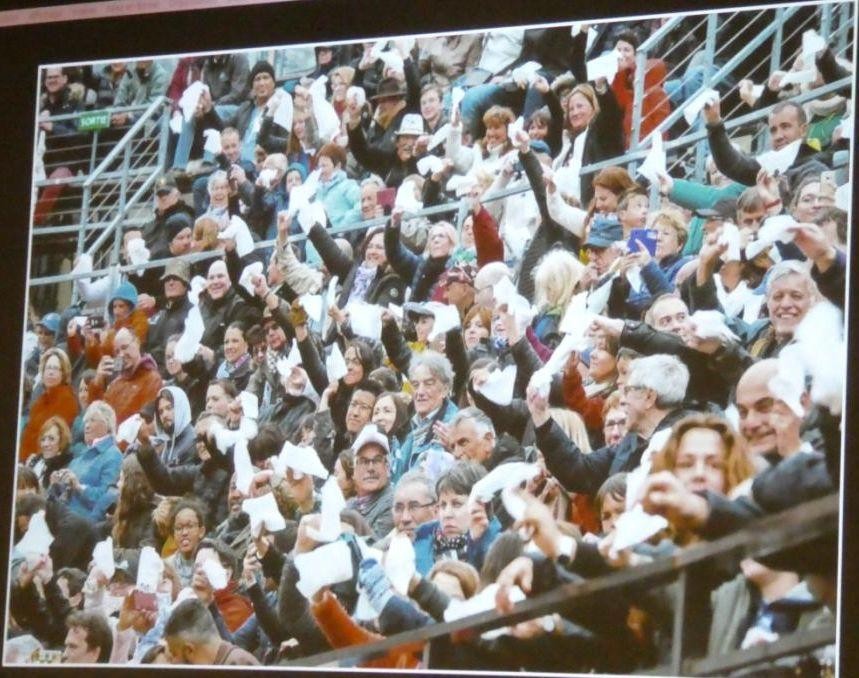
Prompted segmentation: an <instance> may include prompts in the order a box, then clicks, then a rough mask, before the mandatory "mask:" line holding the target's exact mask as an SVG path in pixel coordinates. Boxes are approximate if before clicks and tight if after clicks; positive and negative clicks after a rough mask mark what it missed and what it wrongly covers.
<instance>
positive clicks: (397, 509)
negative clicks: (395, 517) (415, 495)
mask: <svg viewBox="0 0 859 678" xmlns="http://www.w3.org/2000/svg"><path fill="white" fill-rule="evenodd" d="M430 506H435V502H434V501H431V502H429V503H427V504H419V503H418V502H416V501H410V502H409V503H408V504H394V507H393V511H394V513H402V512H403V511H405V510H406V509H408V510H409V513H414V512H415V511H418V510H419V509H423V508H429V507H430Z"/></svg>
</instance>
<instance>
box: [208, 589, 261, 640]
mask: <svg viewBox="0 0 859 678" xmlns="http://www.w3.org/2000/svg"><path fill="white" fill-rule="evenodd" d="M236 589H238V584H237V583H236V581H235V580H233V581H230V583H229V584H227V588H225V589H220V590H219V591H215V605H217V606H218V612H220V613H221V616H222V617H223V618H224V623H225V624H226V625H227V628H228V629H229V630H230V633H235V632H236V631H237V630H238V629H239V627H240V626H241V625H242V624H244V623H245V622H246V621H247V620H248V617H250V616H251V615H252V614H253V613H254V606H253V605H251V601H249V600H248V599H247V598H245V597H244V596H240V595H239V594H238V593H236Z"/></svg>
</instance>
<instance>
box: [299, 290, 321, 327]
mask: <svg viewBox="0 0 859 678" xmlns="http://www.w3.org/2000/svg"><path fill="white" fill-rule="evenodd" d="M298 301H299V302H300V303H301V306H302V308H304V310H305V311H307V316H308V318H310V320H312V321H318V320H319V319H320V318H321V317H322V297H321V296H320V295H319V294H302V295H301V296H300V297H298Z"/></svg>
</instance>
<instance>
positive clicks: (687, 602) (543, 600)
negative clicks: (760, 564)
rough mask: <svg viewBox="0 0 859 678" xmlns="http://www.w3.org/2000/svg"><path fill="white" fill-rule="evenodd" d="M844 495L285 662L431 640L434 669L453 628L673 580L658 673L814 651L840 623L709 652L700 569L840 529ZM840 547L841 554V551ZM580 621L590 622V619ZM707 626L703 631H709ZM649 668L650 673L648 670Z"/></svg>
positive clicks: (513, 619) (522, 616)
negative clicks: (462, 613) (604, 571)
mask: <svg viewBox="0 0 859 678" xmlns="http://www.w3.org/2000/svg"><path fill="white" fill-rule="evenodd" d="M838 523H839V497H838V495H830V496H827V497H823V498H821V499H816V500H813V501H809V502H806V503H804V504H801V505H799V506H796V507H794V508H791V509H789V510H787V511H785V512H783V513H780V514H776V515H771V516H767V517H765V518H762V519H761V520H759V521H756V522H755V523H752V524H750V525H748V526H747V527H745V528H743V529H741V530H739V531H737V532H735V533H733V534H730V535H728V536H726V537H723V538H721V539H718V540H716V541H713V542H709V543H703V544H698V545H695V546H691V547H688V548H685V549H683V550H681V551H679V552H677V553H676V554H675V555H674V556H673V557H670V558H664V559H661V560H657V561H654V562H652V563H649V564H646V565H642V566H640V567H635V568H631V569H626V570H621V571H618V572H616V573H613V574H610V575H607V576H603V577H599V578H595V579H588V580H585V581H582V582H575V583H569V584H565V585H562V586H560V587H558V588H556V589H554V590H552V591H549V592H547V593H544V594H541V595H539V596H535V597H533V598H529V599H527V600H525V601H522V602H520V603H518V604H516V605H515V607H514V609H513V611H512V612H510V613H508V614H499V613H498V612H495V611H494V610H490V611H487V612H481V613H479V614H475V615H472V616H470V617H465V618H462V619H458V620H456V621H451V622H444V623H437V624H431V625H429V626H424V627H422V628H419V629H416V630H412V631H406V632H403V633H397V634H394V635H392V636H388V637H387V638H385V639H384V640H380V641H376V642H373V643H367V644H364V645H353V646H349V647H344V648H340V649H336V650H331V651H328V652H322V653H319V654H316V655H311V656H308V657H302V658H299V659H293V660H289V661H284V662H283V663H282V665H283V666H288V667H310V666H322V665H327V666H337V667H354V666H356V665H358V664H360V663H362V662H366V661H368V660H371V659H378V658H380V657H383V656H385V655H387V654H388V653H389V652H391V651H392V650H396V649H397V648H402V647H404V646H410V647H414V646H415V644H419V643H424V644H425V645H424V652H423V662H424V666H423V668H429V669H431V668H432V656H433V655H432V645H431V641H433V640H435V639H440V638H442V637H445V636H449V635H451V634H453V633H457V632H463V631H470V632H482V631H486V630H489V629H493V628H498V627H502V626H509V625H511V624H516V623H518V622H522V621H526V620H529V619H534V618H537V617H540V616H542V615H545V614H550V613H553V612H557V611H559V610H570V609H575V607H576V606H579V605H581V604H582V603H587V602H592V601H593V600H594V599H595V598H597V597H598V596H600V595H601V594H603V595H604V594H606V593H609V592H612V593H618V592H621V591H624V592H627V593H629V594H634V593H638V592H641V591H647V590H650V589H651V588H653V587H654V586H661V585H664V584H666V583H669V582H671V581H676V582H677V584H678V585H677V587H676V588H675V592H674V593H675V604H674V624H673V635H672V645H671V659H670V662H669V664H668V665H665V666H660V667H657V668H653V669H648V670H647V671H646V673H648V674H650V673H652V674H658V675H666V674H671V675H681V674H682V675H724V674H726V673H728V672H730V671H732V670H736V669H739V668H743V667H746V666H751V665H755V664H760V663H762V662H767V661H771V660H772V659H775V658H778V657H783V656H787V655H794V654H797V653H807V652H808V651H810V650H812V649H815V648H818V647H822V646H825V645H830V644H832V643H835V642H836V632H835V628H834V627H830V628H821V629H815V630H813V631H806V632H797V633H794V634H791V635H789V636H786V637H784V638H782V639H780V640H778V641H776V642H774V643H771V644H769V645H764V646H757V647H753V648H750V649H748V650H741V651H736V652H731V653H729V654H726V655H721V656H704V654H705V652H706V650H705V649H703V648H702V644H701V639H702V636H703V638H704V639H706V631H707V627H706V626H703V625H702V619H701V617H700V616H699V615H700V614H701V612H702V610H701V609H700V605H698V604H695V603H694V602H693V601H700V600H702V599H705V600H709V599H708V597H707V596H703V598H702V596H701V593H702V591H701V589H700V582H699V580H698V578H696V577H695V576H694V573H695V572H696V568H699V567H700V566H702V565H707V564H708V563H713V562H716V561H719V562H725V559H734V560H738V559H740V558H744V557H745V558H762V557H766V556H768V555H772V554H774V553H778V552H780V551H783V550H785V549H788V548H791V547H794V546H798V545H801V544H805V543H808V542H810V541H812V540H816V539H819V538H821V537H825V536H827V535H833V534H837V532H838ZM835 556H836V554H834V553H833V557H835ZM577 623H579V624H582V625H584V626H587V624H586V622H584V621H581V620H579V621H577ZM702 632H703V633H702ZM642 673H645V672H644V671H642Z"/></svg>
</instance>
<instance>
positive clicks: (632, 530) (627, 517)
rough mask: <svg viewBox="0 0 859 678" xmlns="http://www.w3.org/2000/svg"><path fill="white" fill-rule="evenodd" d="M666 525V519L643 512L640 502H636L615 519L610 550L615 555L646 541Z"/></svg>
mask: <svg viewBox="0 0 859 678" xmlns="http://www.w3.org/2000/svg"><path fill="white" fill-rule="evenodd" d="M666 527H668V521H667V520H665V518H663V517H662V516H655V515H652V514H650V513H645V511H644V509H643V508H642V507H641V504H636V505H635V506H634V507H633V508H632V510H630V511H625V512H624V513H622V514H621V515H620V518H618V519H617V522H616V523H615V527H614V541H613V542H612V548H611V551H612V553H613V554H615V555H616V554H617V553H619V552H620V551H623V550H624V549H627V548H629V547H630V546H635V545H636V544H640V543H641V542H643V541H647V540H648V539H650V538H651V537H652V536H653V535H654V534H656V533H657V532H659V531H660V530H664V529H665V528H666Z"/></svg>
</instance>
